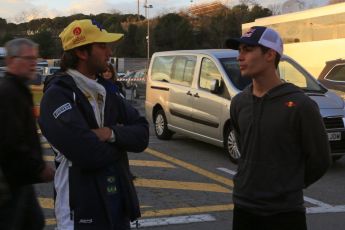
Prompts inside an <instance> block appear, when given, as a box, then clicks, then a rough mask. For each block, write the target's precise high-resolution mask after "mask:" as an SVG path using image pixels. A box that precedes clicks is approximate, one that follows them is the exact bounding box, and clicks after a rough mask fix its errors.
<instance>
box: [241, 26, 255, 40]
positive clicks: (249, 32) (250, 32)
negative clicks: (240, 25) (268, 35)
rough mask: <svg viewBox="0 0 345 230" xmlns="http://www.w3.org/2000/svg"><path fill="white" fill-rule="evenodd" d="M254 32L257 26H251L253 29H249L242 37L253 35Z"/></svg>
mask: <svg viewBox="0 0 345 230" xmlns="http://www.w3.org/2000/svg"><path fill="white" fill-rule="evenodd" d="M254 32H255V28H251V29H250V30H248V31H247V32H246V33H245V34H243V36H242V37H244V38H250V37H251V36H252V35H253V33H254Z"/></svg>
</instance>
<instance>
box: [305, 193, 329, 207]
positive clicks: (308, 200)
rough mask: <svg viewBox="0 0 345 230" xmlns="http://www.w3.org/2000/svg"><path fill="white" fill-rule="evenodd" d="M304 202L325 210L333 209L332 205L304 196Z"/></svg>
mask: <svg viewBox="0 0 345 230" xmlns="http://www.w3.org/2000/svg"><path fill="white" fill-rule="evenodd" d="M304 201H306V202H309V203H311V204H314V205H316V206H319V207H323V208H331V207H332V205H329V204H326V203H324V202H322V201H319V200H315V199H313V198H310V197H306V196H304Z"/></svg>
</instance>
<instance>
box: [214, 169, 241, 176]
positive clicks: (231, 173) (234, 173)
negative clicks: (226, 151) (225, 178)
mask: <svg viewBox="0 0 345 230" xmlns="http://www.w3.org/2000/svg"><path fill="white" fill-rule="evenodd" d="M217 169H218V170H220V171H223V172H225V173H228V174H230V175H232V176H235V175H236V173H237V172H236V171H233V170H230V169H227V168H217Z"/></svg>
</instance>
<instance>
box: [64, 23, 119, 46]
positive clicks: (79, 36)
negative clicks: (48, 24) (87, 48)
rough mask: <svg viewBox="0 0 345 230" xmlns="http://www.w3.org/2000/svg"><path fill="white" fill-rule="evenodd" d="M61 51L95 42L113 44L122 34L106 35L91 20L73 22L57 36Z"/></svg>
mask: <svg viewBox="0 0 345 230" xmlns="http://www.w3.org/2000/svg"><path fill="white" fill-rule="evenodd" d="M59 37H60V38H61V41H62V47H63V49H64V50H65V51H66V50H70V49H73V48H76V47H79V46H83V45H86V44H90V43H95V42H105V43H109V42H115V41H117V40H119V39H120V38H122V37H123V34H117V33H108V32H107V31H106V30H105V29H104V28H103V27H102V26H101V25H100V24H99V23H97V22H96V21H95V20H91V19H83V20H75V21H73V22H72V23H71V24H69V25H68V26H67V27H66V28H65V29H64V30H63V31H62V32H61V33H60V35H59Z"/></svg>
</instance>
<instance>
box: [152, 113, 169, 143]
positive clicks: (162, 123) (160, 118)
mask: <svg viewBox="0 0 345 230" xmlns="http://www.w3.org/2000/svg"><path fill="white" fill-rule="evenodd" d="M154 125H155V133H156V136H157V137H158V139H162V140H169V139H171V137H172V135H173V132H171V131H170V130H169V129H168V122H167V118H166V116H165V114H164V111H163V110H161V109H160V110H158V111H157V112H156V113H155V119H154Z"/></svg>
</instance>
